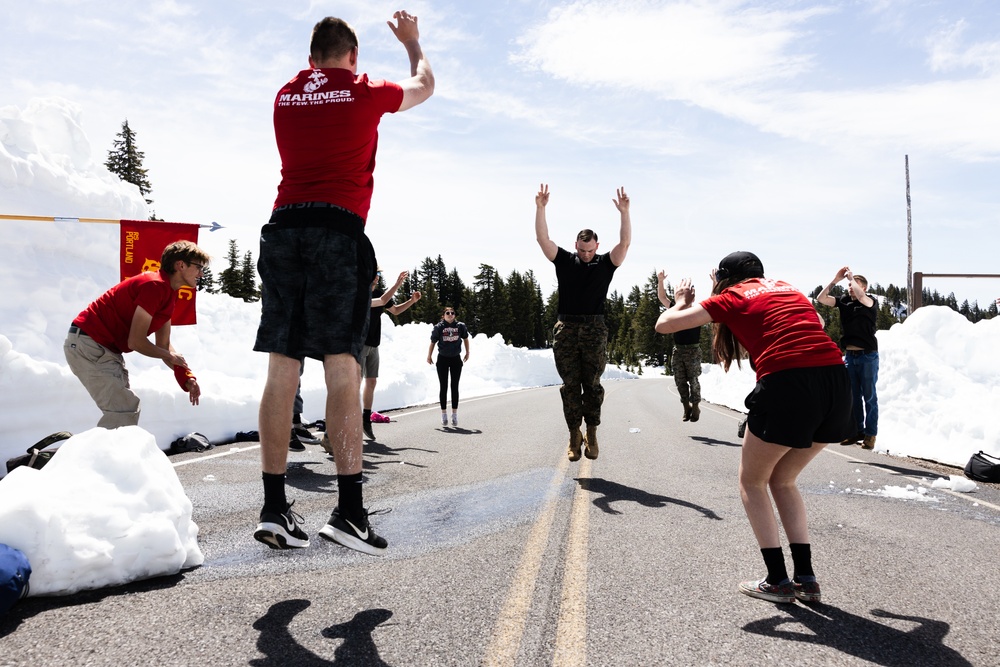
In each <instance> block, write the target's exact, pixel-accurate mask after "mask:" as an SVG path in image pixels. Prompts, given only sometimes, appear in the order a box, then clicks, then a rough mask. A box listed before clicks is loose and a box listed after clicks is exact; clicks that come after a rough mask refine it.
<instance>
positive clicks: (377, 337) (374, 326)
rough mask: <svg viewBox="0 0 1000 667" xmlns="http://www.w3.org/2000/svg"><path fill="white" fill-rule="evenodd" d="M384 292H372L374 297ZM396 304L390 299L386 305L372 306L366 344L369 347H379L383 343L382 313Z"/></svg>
mask: <svg viewBox="0 0 1000 667" xmlns="http://www.w3.org/2000/svg"><path fill="white" fill-rule="evenodd" d="M382 294H384V292H382V293H379V294H372V298H373V299H377V298H379V297H380V296H382ZM394 304H395V301H393V300H392V299H389V300H388V301H387V302H386V304H385V305H384V306H372V312H371V315H369V316H368V337H367V338H365V345H367V346H368V347H378V346H379V345H380V344H381V343H382V313H383V311H385V309H386V308H388V307H389V306H392V305H394Z"/></svg>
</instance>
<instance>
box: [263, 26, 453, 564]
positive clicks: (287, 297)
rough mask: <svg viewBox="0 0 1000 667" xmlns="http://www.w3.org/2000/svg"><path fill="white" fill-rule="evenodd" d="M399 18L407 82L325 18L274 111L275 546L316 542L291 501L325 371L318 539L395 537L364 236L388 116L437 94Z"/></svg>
mask: <svg viewBox="0 0 1000 667" xmlns="http://www.w3.org/2000/svg"><path fill="white" fill-rule="evenodd" d="M393 18H394V19H395V21H396V23H395V24H393V23H392V22H391V21H389V22H388V24H389V28H390V29H391V30H392V32H393V34H394V35H395V36H396V39H398V40H399V41H400V43H401V44H402V45H403V47H404V48H405V49H406V53H407V56H408V57H409V61H410V78H408V79H405V80H404V81H402V82H400V83H398V84H396V83H392V82H389V81H384V80H369V78H368V75H367V74H361V75H358V74H357V69H358V38H357V35H356V34H355V33H354V29H353V28H351V26H350V25H348V24H347V23H346V22H344V21H343V20H341V19H337V18H333V17H327V18H325V19H323V20H322V21H320V22H319V23H317V24H316V26H315V27H314V28H313V34H312V40H311V42H310V47H309V69H306V70H303V71H301V72H299V73H298V74H297V75H296V76H295V77H294V78H293V79H292V80H291V81H289V82H288V83H287V84H286V85H285V86H284V87H283V88H282V89H281V90H280V91H279V92H278V95H277V97H276V99H275V102H274V135H275V140H276V141H277V145H278V152H279V154H280V155H281V183H280V184H279V185H278V197H277V199H276V201H275V203H274V210H273V211H272V214H271V219H270V221H269V222H268V224H266V225H264V227H263V228H262V229H261V237H260V254H259V262H258V269H259V271H260V277H261V281H262V285H261V305H262V310H261V319H260V327H259V328H258V330H257V341H256V343H255V344H254V350H257V351H258V352H267V353H268V355H269V357H268V374H267V382H266V384H265V387H264V394H263V396H262V397H261V401H260V416H259V430H260V443H261V469H262V477H263V483H264V506H263V508H262V509H261V512H260V523H259V524H258V525H257V529H256V530H255V531H254V537H255V538H256V539H257V540H259V541H260V542H263V543H264V544H267V545H268V546H269V547H271V548H273V549H288V548H302V547H307V546H309V537H308V535H307V534H306V533H305V531H303V530H302V528H301V527H300V525H299V524H300V523H301V517H300V516H299V515H298V514H297V513H295V512H293V511H292V509H291V504H290V503H289V502H288V501H287V499H286V496H285V471H286V466H287V459H288V433H289V431H290V429H291V426H292V409H293V408H292V403H293V400H294V397H295V389H296V387H297V385H298V379H299V368H300V367H301V361H302V359H303V358H305V357H307V356H308V357H312V358H314V359H319V360H321V361H322V362H323V368H324V374H325V377H326V387H327V402H326V424H327V436H328V438H329V440H330V442H331V445H332V449H333V453H334V460H335V461H336V465H337V487H338V506H337V507H336V508H335V509H334V510H333V513H332V514H331V516H330V519H329V521H328V522H327V524H326V525H325V526H323V528H322V529H321V530H320V535H322V536H323V537H325V538H327V539H330V540H333V541H335V542H337V543H339V544H341V545H343V546H346V547H349V548H351V549H357V550H359V551H363V552H365V553H369V554H381V553H382V552H384V551H385V548H386V541H385V539H383V538H382V537H379V536H378V535H376V534H375V533H374V531H372V530H371V528H370V526H369V524H368V512H367V510H366V509H365V508H364V505H363V498H362V493H361V481H362V478H361V455H362V438H361V407H360V405H359V401H358V392H359V390H360V386H361V371H360V365H359V359H360V357H361V351H362V348H363V346H364V342H365V334H366V332H367V329H368V318H369V313H370V310H371V283H372V281H373V280H374V279H375V271H376V261H375V251H374V249H373V248H372V245H371V242H370V241H369V240H368V237H367V236H366V235H365V220H366V218H367V217H368V208H369V205H370V203H371V195H372V187H373V183H374V181H373V178H372V174H373V172H374V170H375V152H376V148H377V146H378V124H379V121H380V120H381V118H382V115H383V114H386V113H395V112H396V111H405V110H407V109H409V108H411V107H413V106H416V105H417V104H420V103H421V102H423V101H424V100H426V99H427V98H429V97H430V96H431V94H432V93H433V92H434V76H433V74H432V73H431V68H430V64H429V63H428V61H427V58H426V57H424V54H423V52H422V50H421V48H420V42H419V31H418V29H417V17H416V16H411V15H410V14H408V13H407V12H405V11H398V12H396V13H395V14H393Z"/></svg>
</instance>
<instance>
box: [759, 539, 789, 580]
mask: <svg viewBox="0 0 1000 667" xmlns="http://www.w3.org/2000/svg"><path fill="white" fill-rule="evenodd" d="M760 555H761V556H763V557H764V565H766V566H767V583H769V584H780V583H781V582H783V581H785V580H786V579H788V570H786V569H785V554H784V553H782V551H781V547H774V548H771V549H761V550H760Z"/></svg>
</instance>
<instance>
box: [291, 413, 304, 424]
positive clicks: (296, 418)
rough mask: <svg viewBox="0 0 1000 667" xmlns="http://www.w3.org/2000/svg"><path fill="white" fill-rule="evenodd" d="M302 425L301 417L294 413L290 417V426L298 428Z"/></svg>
mask: <svg viewBox="0 0 1000 667" xmlns="http://www.w3.org/2000/svg"><path fill="white" fill-rule="evenodd" d="M301 423H302V415H301V414H299V413H298V412H296V413H295V414H293V415H292V426H298V425H299V424H301Z"/></svg>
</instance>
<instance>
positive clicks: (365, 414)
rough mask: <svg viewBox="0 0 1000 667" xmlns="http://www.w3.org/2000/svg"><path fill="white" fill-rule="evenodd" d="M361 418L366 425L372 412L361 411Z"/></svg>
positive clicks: (370, 418)
mask: <svg viewBox="0 0 1000 667" xmlns="http://www.w3.org/2000/svg"><path fill="white" fill-rule="evenodd" d="M361 418H362V419H364V420H365V422H366V423H367V422H370V421H371V420H372V411H371V410H362V411H361Z"/></svg>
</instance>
